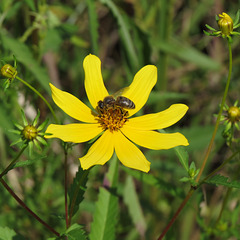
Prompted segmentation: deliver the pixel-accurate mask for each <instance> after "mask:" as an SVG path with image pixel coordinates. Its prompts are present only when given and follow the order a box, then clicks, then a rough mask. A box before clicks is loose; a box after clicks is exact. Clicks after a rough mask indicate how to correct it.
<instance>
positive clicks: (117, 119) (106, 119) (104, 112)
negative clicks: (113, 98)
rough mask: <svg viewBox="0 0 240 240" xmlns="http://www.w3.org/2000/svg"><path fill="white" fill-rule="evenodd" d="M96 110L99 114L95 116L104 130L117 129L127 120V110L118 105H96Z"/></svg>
mask: <svg viewBox="0 0 240 240" xmlns="http://www.w3.org/2000/svg"><path fill="white" fill-rule="evenodd" d="M97 111H98V114H99V115H98V116H97V117H96V118H97V120H98V122H99V123H100V125H101V126H102V128H103V129H104V130H107V129H109V130H110V131H111V132H113V131H118V130H119V129H120V128H122V127H123V125H124V124H125V122H126V121H127V117H128V111H126V110H124V109H123V108H122V107H120V106H113V107H104V108H100V107H97Z"/></svg>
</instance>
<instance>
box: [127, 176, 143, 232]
mask: <svg viewBox="0 0 240 240" xmlns="http://www.w3.org/2000/svg"><path fill="white" fill-rule="evenodd" d="M123 200H124V202H125V204H126V206H127V207H128V211H129V214H130V216H131V219H132V221H133V223H134V225H135V227H136V229H137V230H138V232H139V233H140V235H141V236H142V237H143V236H145V231H146V222H145V218H144V216H143V211H142V208H141V205H140V203H139V199H138V195H137V193H136V189H135V186H134V183H133V179H132V177H131V176H128V177H127V180H126V184H125V187H124V192H123Z"/></svg>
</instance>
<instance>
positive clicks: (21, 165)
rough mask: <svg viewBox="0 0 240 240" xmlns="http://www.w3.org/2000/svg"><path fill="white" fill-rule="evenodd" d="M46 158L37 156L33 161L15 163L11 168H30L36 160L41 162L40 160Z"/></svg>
mask: <svg viewBox="0 0 240 240" xmlns="http://www.w3.org/2000/svg"><path fill="white" fill-rule="evenodd" d="M46 157H47V156H46V155H45V156H38V157H36V158H34V159H30V160H26V161H21V162H17V163H15V164H14V166H13V168H17V167H25V166H30V165H32V164H35V163H36V162H37V161H38V160H41V159H43V158H46Z"/></svg>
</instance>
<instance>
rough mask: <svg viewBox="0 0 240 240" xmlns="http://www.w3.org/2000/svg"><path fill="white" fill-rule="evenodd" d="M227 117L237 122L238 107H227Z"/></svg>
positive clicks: (238, 115) (239, 116) (239, 114)
mask: <svg viewBox="0 0 240 240" xmlns="http://www.w3.org/2000/svg"><path fill="white" fill-rule="evenodd" d="M228 118H229V120H230V121H231V122H232V123H233V122H238V121H239V120H240V109H239V108H238V107H235V106H232V107H230V108H229V109H228Z"/></svg>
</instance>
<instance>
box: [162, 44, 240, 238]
mask: <svg viewBox="0 0 240 240" xmlns="http://www.w3.org/2000/svg"><path fill="white" fill-rule="evenodd" d="M228 50H229V70H228V78H227V83H226V87H225V90H224V94H223V99H222V102H221V106H220V110H219V113H218V117H217V121H216V125H215V128H214V131H213V135H212V138H211V141H210V143H209V145H208V149H207V152H206V154H205V157H204V160H203V163H202V166H201V169H200V172H199V174H198V177H197V179H196V182H199V180H200V177H201V175H202V173H203V170H204V168H205V165H206V163H207V160H208V157H209V154H210V152H211V149H212V146H213V142H214V139H215V136H216V133H217V129H218V126H219V124H220V117H221V115H222V111H223V106H224V103H225V101H226V97H227V93H228V89H229V85H230V79H231V73H232V48H231V43H230V42H229V41H228ZM237 153H239V152H236V153H235V154H233V155H232V156H231V157H230V158H228V159H227V160H226V161H224V162H223V163H222V164H221V165H220V166H219V167H218V168H217V169H215V170H214V171H213V172H212V173H210V174H209V175H208V176H207V177H206V178H204V180H202V181H201V182H200V183H199V184H198V186H197V188H198V187H199V186H200V185H201V184H202V183H203V182H204V181H206V180H207V179H208V178H209V177H210V176H212V175H213V174H214V173H216V172H217V171H219V170H220V169H221V168H222V167H223V166H225V165H226V164H227V163H228V162H229V161H230V160H231V159H232V158H233V157H234V156H235V155H236V154H237ZM197 188H196V189H197ZM196 189H193V188H191V189H190V190H189V192H188V194H187V196H186V197H185V199H184V200H183V202H182V203H181V205H180V207H179V208H178V210H177V211H176V213H175V214H174V216H173V217H172V219H171V220H170V222H169V223H168V225H167V226H166V228H165V229H164V230H163V232H162V234H161V235H160V237H159V238H158V240H161V239H163V237H164V236H165V235H166V233H167V232H168V230H169V229H170V227H171V226H172V224H173V223H174V222H175V220H176V218H177V217H178V215H179V214H180V212H181V211H182V209H183V208H184V206H185V205H186V203H187V202H188V200H189V199H190V197H191V196H192V194H193V193H194V191H195V190H196Z"/></svg>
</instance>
